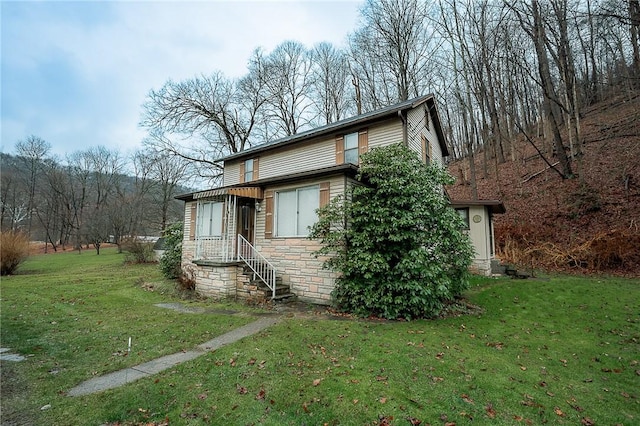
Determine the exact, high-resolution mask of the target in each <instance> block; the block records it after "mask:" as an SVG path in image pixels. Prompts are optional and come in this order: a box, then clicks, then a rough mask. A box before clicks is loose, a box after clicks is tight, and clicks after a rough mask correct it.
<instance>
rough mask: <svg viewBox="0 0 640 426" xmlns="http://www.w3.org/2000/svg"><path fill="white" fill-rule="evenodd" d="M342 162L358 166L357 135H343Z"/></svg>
mask: <svg viewBox="0 0 640 426" xmlns="http://www.w3.org/2000/svg"><path fill="white" fill-rule="evenodd" d="M344 162H345V163H351V164H358V134H357V133H349V134H348V135H344Z"/></svg>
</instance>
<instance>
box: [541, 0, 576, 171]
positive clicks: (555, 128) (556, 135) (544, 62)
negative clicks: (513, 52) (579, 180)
mask: <svg viewBox="0 0 640 426" xmlns="http://www.w3.org/2000/svg"><path fill="white" fill-rule="evenodd" d="M531 6H532V9H533V42H534V45H535V49H536V56H537V58H538V72H539V73H540V82H541V84H542V89H543V92H544V102H543V107H544V111H545V115H546V116H547V119H548V121H549V124H550V126H551V129H550V130H551V133H552V135H553V145H554V150H555V154H556V155H557V157H558V161H559V162H560V167H561V169H562V176H563V177H564V178H565V179H568V178H571V177H572V175H573V172H572V170H571V164H570V163H569V157H567V153H566V152H565V147H564V144H563V142H562V136H561V135H560V125H561V122H562V118H561V114H560V111H559V108H558V106H557V104H556V103H555V102H556V99H557V98H556V96H555V90H554V87H553V80H552V79H551V71H550V70H549V58H547V53H546V51H545V31H544V22H543V21H542V16H541V15H540V10H539V8H538V1H537V0H532V1H531Z"/></svg>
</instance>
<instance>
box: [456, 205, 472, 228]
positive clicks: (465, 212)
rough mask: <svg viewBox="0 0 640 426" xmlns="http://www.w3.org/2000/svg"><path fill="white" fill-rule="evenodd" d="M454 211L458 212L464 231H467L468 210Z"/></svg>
mask: <svg viewBox="0 0 640 426" xmlns="http://www.w3.org/2000/svg"><path fill="white" fill-rule="evenodd" d="M456 211H457V212H458V214H459V215H460V217H461V218H462V221H463V222H464V229H469V209H468V208H464V209H456Z"/></svg>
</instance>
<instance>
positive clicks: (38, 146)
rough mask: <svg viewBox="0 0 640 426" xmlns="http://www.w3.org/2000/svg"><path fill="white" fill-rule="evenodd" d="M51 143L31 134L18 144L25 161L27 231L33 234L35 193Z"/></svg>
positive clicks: (23, 161) (21, 158)
mask: <svg viewBox="0 0 640 426" xmlns="http://www.w3.org/2000/svg"><path fill="white" fill-rule="evenodd" d="M50 150H51V144H49V143H48V142H47V141H45V140H44V139H41V138H39V137H37V136H33V135H31V136H29V137H28V138H26V139H25V140H24V141H19V142H18V143H17V144H16V151H17V153H18V158H19V159H20V161H21V162H22V163H23V166H24V169H25V172H26V173H25V174H24V175H23V177H24V179H25V187H26V188H27V191H28V192H27V211H28V225H27V233H28V234H29V235H31V230H32V226H33V218H34V216H35V195H36V188H37V186H38V180H39V179H40V178H41V177H42V174H41V167H42V164H43V162H44V160H45V158H47V156H48V155H49V151H50Z"/></svg>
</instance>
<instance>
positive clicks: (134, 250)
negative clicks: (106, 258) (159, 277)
mask: <svg viewBox="0 0 640 426" xmlns="http://www.w3.org/2000/svg"><path fill="white" fill-rule="evenodd" d="M122 247H123V249H124V250H125V251H126V252H127V254H126V255H125V261H126V262H129V263H153V262H155V261H156V253H155V251H153V243H148V242H146V241H141V240H139V239H137V238H131V239H130V240H127V241H125V242H124V243H123V244H122Z"/></svg>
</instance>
